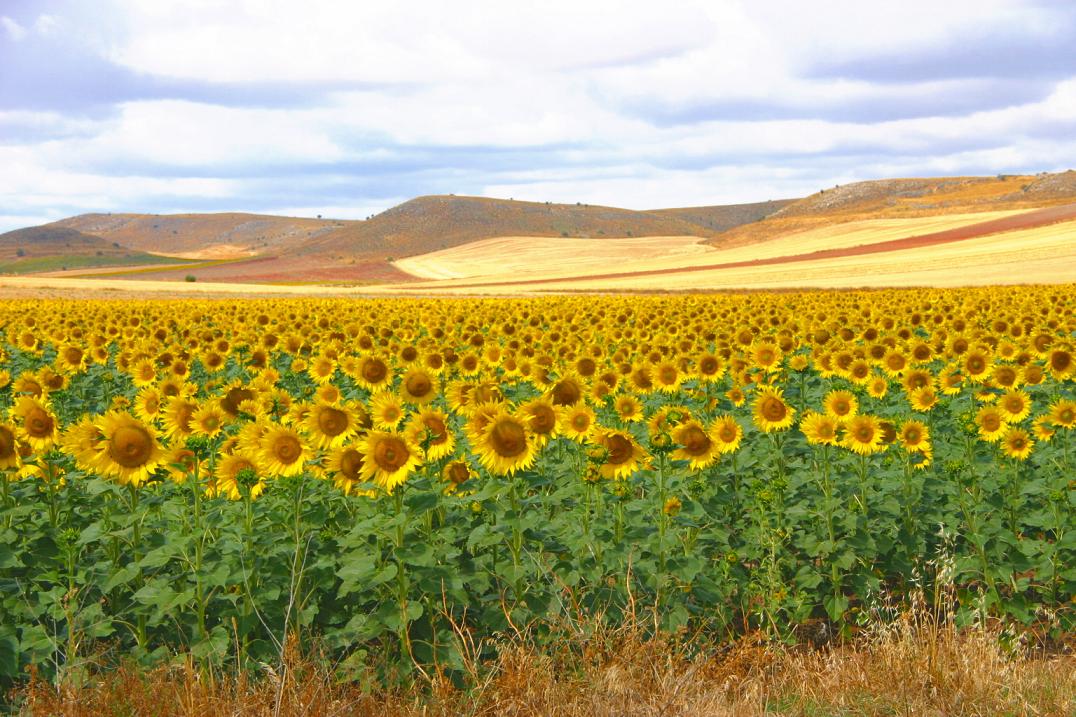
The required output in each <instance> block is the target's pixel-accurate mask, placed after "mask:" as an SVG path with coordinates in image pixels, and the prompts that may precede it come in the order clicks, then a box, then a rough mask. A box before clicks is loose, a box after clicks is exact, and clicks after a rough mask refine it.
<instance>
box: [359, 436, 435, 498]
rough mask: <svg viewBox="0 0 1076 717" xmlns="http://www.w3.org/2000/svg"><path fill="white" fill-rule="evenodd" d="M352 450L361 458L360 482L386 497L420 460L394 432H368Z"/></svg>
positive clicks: (416, 452) (418, 452)
mask: <svg viewBox="0 0 1076 717" xmlns="http://www.w3.org/2000/svg"><path fill="white" fill-rule="evenodd" d="M355 448H356V449H357V450H358V451H359V452H360V453H362V455H363V465H362V472H361V475H362V478H363V481H364V482H366V483H375V484H376V485H377V486H378V487H379V488H381V489H382V490H383V491H385V492H386V493H390V494H391V493H392V492H393V491H394V490H395V489H396V487H397V486H399V485H401V484H402V483H403V482H404V481H406V480H407V476H408V475H410V473H411V471H413V470H414V469H415V468H416V467H417V466H418V465H419V460H420V458H421V455H420V452H421V449H420V448H419V447H417V446H415V445H413V444H411V443H409V442H408V441H407V439H406V437H405V436H403V435H401V434H399V433H396V432H394V431H370V432H369V433H367V434H366V436H365V437H363V439H362V440H360V441H359V442H358V445H356V446H355Z"/></svg>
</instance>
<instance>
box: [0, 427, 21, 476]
mask: <svg viewBox="0 0 1076 717" xmlns="http://www.w3.org/2000/svg"><path fill="white" fill-rule="evenodd" d="M15 431H16V429H15V426H13V425H11V424H10V423H0V470H12V469H13V470H16V471H17V470H18V469H19V466H21V465H22V460H21V458H20V456H19V449H18V441H17V439H16V433H15Z"/></svg>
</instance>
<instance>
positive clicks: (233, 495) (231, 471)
mask: <svg viewBox="0 0 1076 717" xmlns="http://www.w3.org/2000/svg"><path fill="white" fill-rule="evenodd" d="M244 471H246V472H247V474H248V475H249V474H253V476H254V480H253V481H252V482H251V483H250V484H249V485H248V486H244V485H242V482H243V477H244V476H243V475H241V474H243V473H244ZM244 487H246V488H248V489H249V491H250V497H251V498H257V497H258V496H259V495H261V494H262V493H263V492H264V491H265V488H266V482H265V476H264V471H263V470H262V469H261V467H260V466H259V464H258V459H257V457H256V456H253V455H251V454H249V453H246V452H234V453H226V454H224V455H222V456H221V457H220V460H219V461H218V462H217V465H216V468H214V469H213V476H212V478H211V479H210V481H209V485H207V486H206V492H207V493H208V494H209V495H225V496H227V497H228V498H230V499H231V500H239V499H241V498H242V497H243V488H244Z"/></svg>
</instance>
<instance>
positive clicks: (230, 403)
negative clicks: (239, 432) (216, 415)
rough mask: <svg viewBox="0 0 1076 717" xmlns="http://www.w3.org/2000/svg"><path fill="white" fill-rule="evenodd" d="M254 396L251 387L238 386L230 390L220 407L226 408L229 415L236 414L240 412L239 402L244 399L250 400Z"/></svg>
mask: <svg viewBox="0 0 1076 717" xmlns="http://www.w3.org/2000/svg"><path fill="white" fill-rule="evenodd" d="M253 398H254V392H253V391H251V390H250V389H249V388H239V387H238V386H237V387H235V388H232V389H229V390H228V393H227V395H225V396H224V399H223V400H222V401H221V402H220V407H221V408H223V409H224V411H225V412H226V413H228V414H229V415H232V416H234V415H236V414H238V413H239V404H241V403H242V402H243V401H250V400H252V399H253Z"/></svg>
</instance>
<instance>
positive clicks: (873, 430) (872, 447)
mask: <svg viewBox="0 0 1076 717" xmlns="http://www.w3.org/2000/svg"><path fill="white" fill-rule="evenodd" d="M844 429H845V433H844V442H843V445H844V447H845V448H847V449H849V450H851V451H853V452H855V453H858V454H859V455H861V456H869V455H870V454H872V453H878V452H879V451H883V450H885V446H886V444H885V443H884V442H883V441H882V438H883V431H882V425H881V423H879V421H878V419H877V418H875V417H874V416H871V415H868V414H861V415H858V416H856V417H854V418H853V419H852V420H850V421H848V423H847V424H845V427H844Z"/></svg>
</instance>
